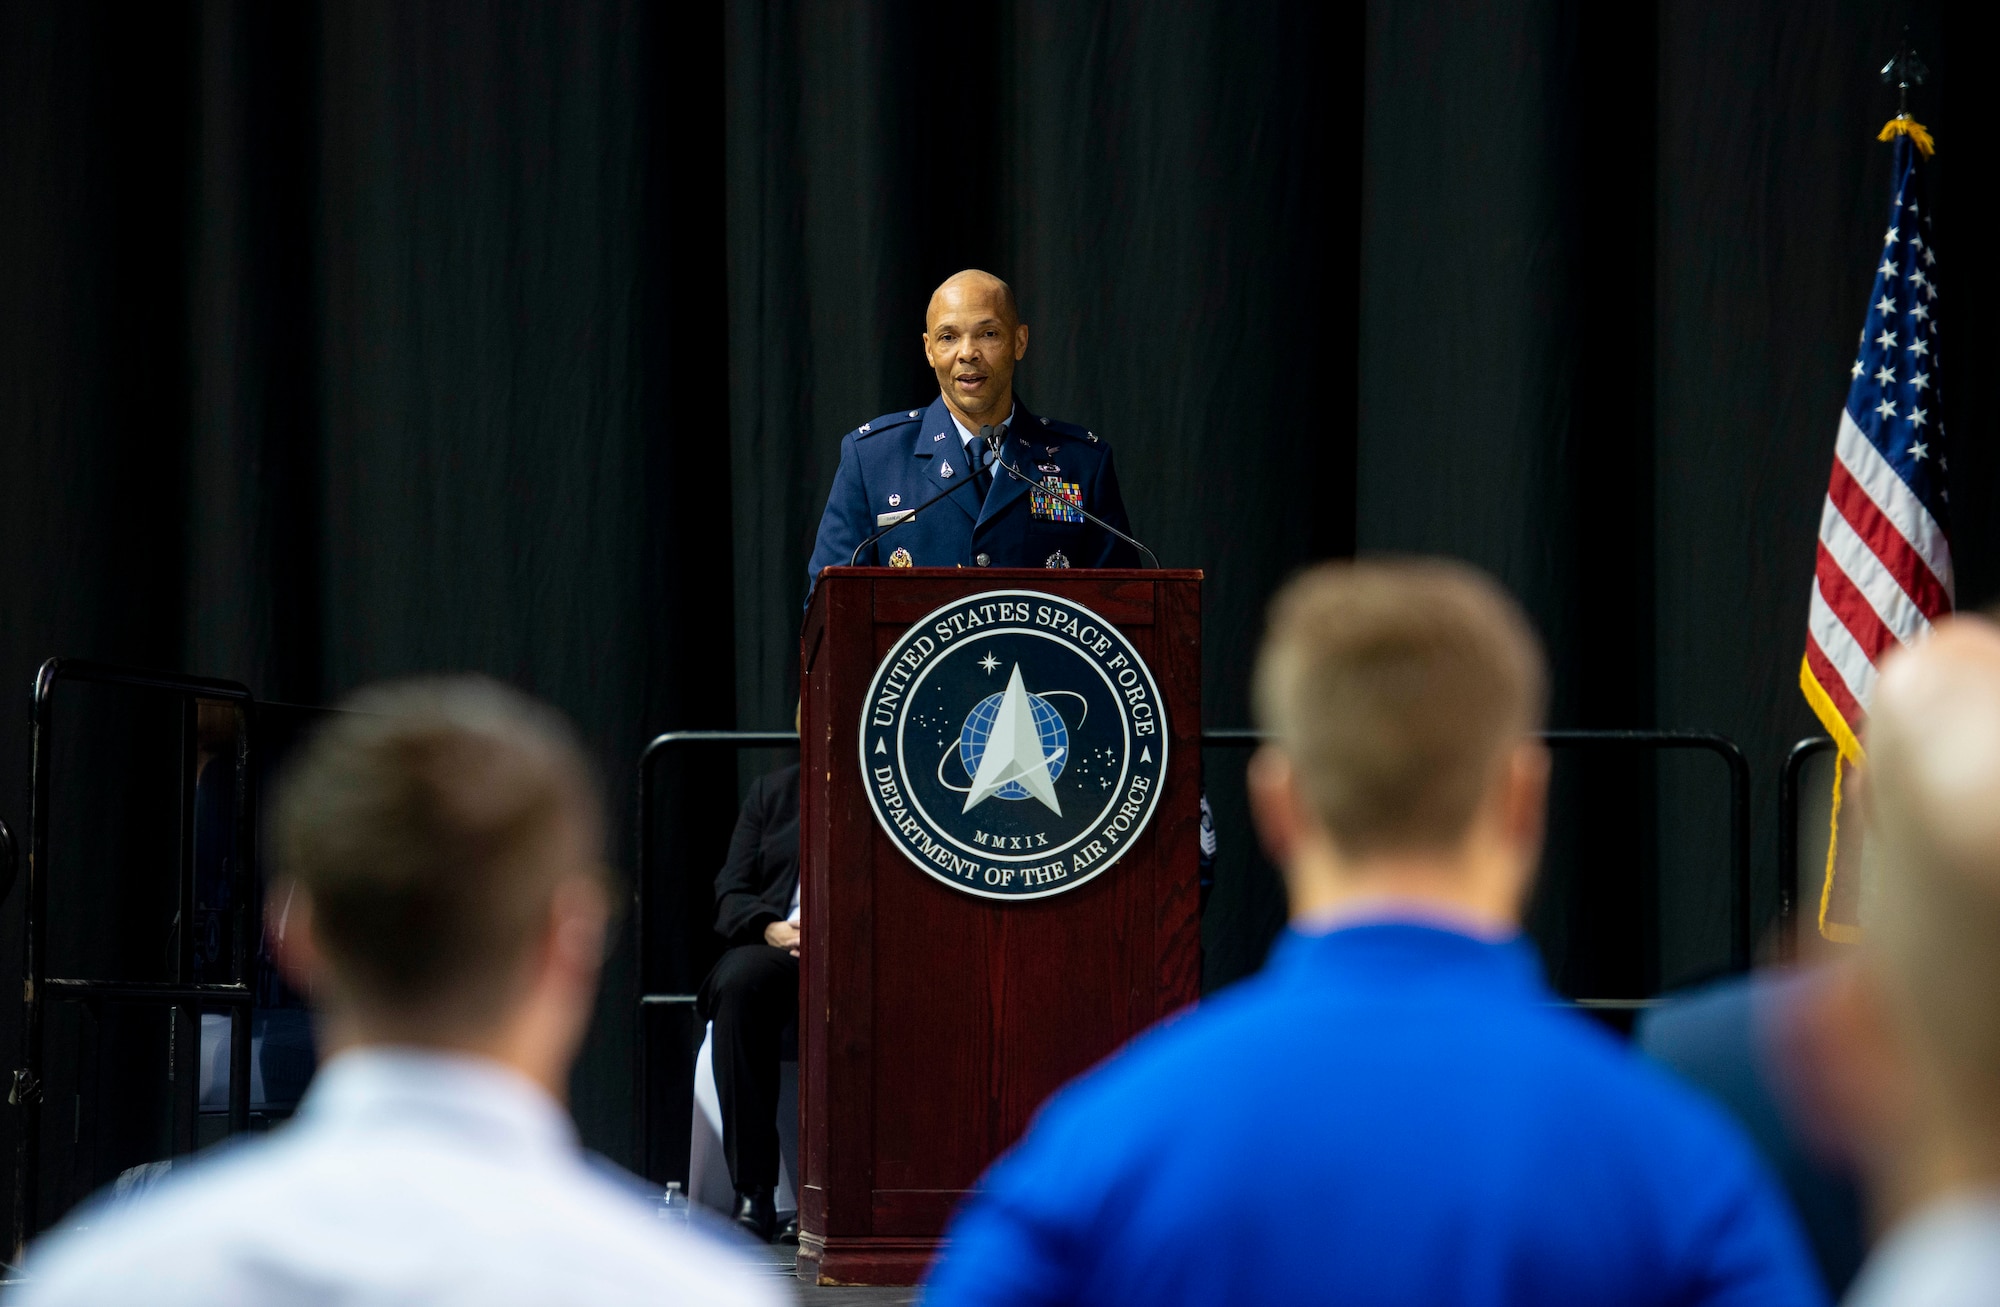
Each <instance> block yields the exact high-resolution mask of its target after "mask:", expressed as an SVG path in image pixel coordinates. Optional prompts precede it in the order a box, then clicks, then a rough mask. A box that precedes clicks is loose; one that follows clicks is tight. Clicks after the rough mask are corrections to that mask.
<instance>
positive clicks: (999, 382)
mask: <svg viewBox="0 0 2000 1307" xmlns="http://www.w3.org/2000/svg"><path fill="white" fill-rule="evenodd" d="M1027 353H1028V325H1027V324H1026V323H1024V322H1022V321H1021V314H1020V310H1019V308H1018V307H1017V306H1016V304H1015V301H1014V292H1013V291H1012V290H1011V289H1010V288H1009V287H1008V285H1007V283H1006V282H1004V281H1002V280H1000V279H999V278H998V277H996V276H994V275H993V274H992V273H989V272H981V271H979V270H978V269H976V268H974V269H967V270H966V271H964V272H960V273H957V274H955V275H954V276H952V277H951V278H949V279H948V280H946V281H945V283H944V284H943V285H941V286H939V287H938V288H937V290H936V291H935V292H934V293H933V294H932V295H931V302H930V307H929V308H928V310H927V311H926V312H925V315H924V361H925V362H926V363H928V364H929V365H930V368H931V371H932V372H934V373H936V374H937V380H938V397H937V398H936V399H934V400H932V401H931V403H930V405H929V406H928V407H926V408H910V409H901V410H899V411H897V412H894V413H887V414H884V415H883V416H881V417H879V418H876V419H875V420H874V421H872V422H864V423H862V424H861V426H860V427H859V428H857V429H856V430H853V431H850V432H848V433H847V434H846V435H845V436H843V437H842V438H841V442H840V466H839V468H838V470H836V471H835V472H834V474H833V490H832V492H831V493H830V494H829V495H828V496H827V500H826V511H825V513H824V514H822V516H821V517H820V522H819V536H818V539H817V540H816V541H815V542H814V544H813V552H812V559H811V561H810V562H809V563H808V564H807V565H806V591H807V593H808V595H810V593H811V591H812V587H813V586H814V585H815V584H816V583H817V582H818V580H819V574H820V572H821V570H822V569H824V568H828V567H835V566H839V567H845V566H846V565H847V562H848V559H849V557H850V556H851V555H853V554H854V551H855V547H856V546H858V545H860V544H861V543H862V541H864V540H866V539H867V538H868V537H869V536H872V535H874V534H875V533H876V532H877V531H879V530H882V529H883V528H884V527H889V526H890V525H891V524H892V523H893V524H895V525H894V527H893V529H891V530H890V531H889V532H888V534H887V535H884V536H883V537H882V538H881V539H880V540H878V541H876V542H875V543H874V544H871V545H869V546H868V547H867V548H865V549H863V550H862V551H861V555H860V557H858V558H856V559H855V560H854V561H855V562H856V563H857V564H859V565H861V566H863V567H1136V566H1138V563H1139V558H1138V554H1137V551H1136V550H1134V549H1133V548H1132V547H1131V546H1130V545H1128V544H1126V543H1125V542H1124V541H1122V540H1120V539H1118V537H1117V536H1115V535H1113V534H1111V533H1110V532H1108V531H1106V530H1104V529H1103V528H1102V527H1099V526H1097V525H1095V524H1094V523H1091V522H1089V521H1087V520H1086V519H1085V518H1084V516H1083V514H1082V513H1081V512H1080V511H1078V510H1079V509H1088V510H1090V512H1091V513H1093V514H1095V515H1096V516H1098V517H1100V518H1102V519H1103V520H1105V521H1106V522H1109V523H1111V525H1113V526H1115V527H1117V528H1118V529H1119V530H1120V531H1124V532H1126V533H1127V534H1130V530H1131V528H1130V526H1129V524H1128V522H1127V519H1126V516H1125V500H1124V497H1123V496H1122V495H1121V494H1120V493H1119V491H1118V474H1117V472H1116V471H1114V470H1113V468H1112V464H1111V446H1110V445H1109V444H1108V443H1106V441H1105V440H1104V438H1103V437H1102V436H1099V435H1098V434H1097V433H1096V432H1094V431H1090V430H1086V429H1085V428H1083V427H1080V426H1077V425H1076V424H1074V423H1071V422H1062V421H1058V420H1056V419H1054V418H1047V417H1041V416H1039V415H1037V414H1035V413H1031V412H1029V410H1028V406H1027V405H1026V404H1023V403H1022V402H1021V401H1020V398H1019V396H1018V395H1016V394H1015V392H1014V369H1015V365H1016V364H1018V363H1019V362H1020V361H1021V360H1022V359H1023V358H1024V357H1026V356H1027ZM982 427H992V428H993V429H994V430H996V431H997V432H999V433H1000V434H1001V446H1000V457H1001V458H1002V459H1004V460H1005V461H1006V463H1007V464H1008V465H1009V466H1011V467H1012V468H1014V469H1015V470H1016V471H1018V472H1020V473H1021V474H1022V476H1024V477H1026V478H1027V479H1028V481H1027V482H1024V481H1022V480H1020V479H1018V478H1016V477H1014V476H1013V475H1011V474H1010V473H1008V472H1007V471H1006V470H1005V469H1002V468H998V467H994V466H992V465H991V463H990V459H991V457H992V454H991V451H990V450H989V449H987V448H986V446H985V444H984V442H982V441H981V440H980V438H979V432H980V428H982ZM1028 482H1033V485H1032V486H1031V485H1029V484H1028ZM938 495H943V496H944V498H942V499H940V500H938V502H937V503H935V504H931V505H930V507H928V508H925V509H924V511H922V512H917V510H918V509H920V508H923V507H924V505H925V503H926V502H927V501H929V500H931V499H932V498H933V497H935V496H938ZM910 514H915V516H909V515H910Z"/></svg>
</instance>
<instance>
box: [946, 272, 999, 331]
mask: <svg viewBox="0 0 2000 1307" xmlns="http://www.w3.org/2000/svg"><path fill="white" fill-rule="evenodd" d="M965 309H975V310H983V311H985V312H987V313H990V314H991V315H992V316H993V317H995V318H997V319H998V320H999V321H1000V322H1001V323H1003V324H1004V325H1005V326H1006V327H1007V328H1008V329H1010V330H1011V329H1012V328H1013V327H1015V326H1017V325H1018V324H1019V323H1020V321H1021V309H1020V306H1019V305H1017V304H1016V303H1015V302H1014V288H1013V287H1012V286H1009V285H1008V284H1007V283H1006V282H1004V281H1002V280H1000V279H999V278H998V277H996V276H994V275H993V274H992V273H990V272H982V271H980V270H979V269H978V268H967V269H965V271H963V272H954V273H952V274H951V276H949V277H946V278H945V279H944V281H943V282H941V283H940V284H939V285H938V288H937V289H936V290H934V291H932V292H931V302H930V306H929V307H928V308H926V309H925V310H924V330H925V331H926V332H928V331H930V330H931V329H932V328H933V327H935V326H936V325H937V320H938V315H939V314H940V313H951V312H954V311H962V310H965Z"/></svg>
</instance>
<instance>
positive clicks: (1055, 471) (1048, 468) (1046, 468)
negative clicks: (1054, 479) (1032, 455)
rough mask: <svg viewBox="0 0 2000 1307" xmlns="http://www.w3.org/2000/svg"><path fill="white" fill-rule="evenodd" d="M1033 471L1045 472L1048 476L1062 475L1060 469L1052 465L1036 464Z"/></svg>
mask: <svg viewBox="0 0 2000 1307" xmlns="http://www.w3.org/2000/svg"><path fill="white" fill-rule="evenodd" d="M1035 470H1036V471H1037V472H1046V473H1048V474H1049V475H1050V476H1059V475H1061V473H1062V469H1061V468H1059V467H1057V466H1056V465H1055V464H1054V463H1037V464H1035Z"/></svg>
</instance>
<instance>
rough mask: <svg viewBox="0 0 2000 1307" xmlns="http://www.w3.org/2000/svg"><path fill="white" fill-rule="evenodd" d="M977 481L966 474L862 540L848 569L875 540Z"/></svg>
mask: <svg viewBox="0 0 2000 1307" xmlns="http://www.w3.org/2000/svg"><path fill="white" fill-rule="evenodd" d="M980 429H981V430H982V431H983V430H986V428H984V427H982V428H980ZM978 479H979V478H977V477H975V476H971V475H970V474H969V473H968V475H967V476H966V478H965V480H963V481H961V482H959V483H958V484H957V485H955V486H953V487H952V488H951V489H949V490H940V491H938V492H937V493H936V494H935V495H932V496H931V497H930V498H929V499H926V500H925V501H924V502H923V503H921V504H918V505H917V506H916V507H915V508H913V509H911V510H910V511H909V512H907V513H904V514H903V515H902V516H901V517H898V518H897V519H896V520H895V521H893V522H891V523H889V525H887V526H885V527H883V528H882V529H881V530H880V531H877V532H876V533H875V534H874V535H872V536H869V537H868V538H867V539H866V540H863V541H862V542H861V543H860V544H858V545H856V546H854V552H853V553H851V554H849V555H848V556H847V565H848V566H849V567H853V566H854V565H855V561H856V560H857V559H859V558H860V557H861V551H862V550H864V549H866V548H867V547H868V546H870V545H872V544H874V543H875V542H876V541H877V540H880V539H881V538H882V537H883V536H885V535H888V534H889V533H890V532H891V531H894V530H895V529H896V528H897V527H899V526H901V525H903V523H905V522H914V521H916V520H917V514H919V513H921V512H923V511H924V510H925V509H926V508H929V507H930V506H931V505H932V504H935V503H937V502H938V501H939V500H940V499H943V498H945V497H946V496H947V495H955V494H957V493H958V492H959V491H961V490H963V489H965V488H966V487H967V486H969V485H971V484H972V483H973V482H975V481H977V480H978Z"/></svg>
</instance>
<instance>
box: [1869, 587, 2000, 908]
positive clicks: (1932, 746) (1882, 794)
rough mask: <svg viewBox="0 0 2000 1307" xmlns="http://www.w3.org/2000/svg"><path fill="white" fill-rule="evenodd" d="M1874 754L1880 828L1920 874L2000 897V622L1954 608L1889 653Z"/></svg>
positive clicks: (1872, 778)
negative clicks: (1931, 630) (1913, 641)
mask: <svg viewBox="0 0 2000 1307" xmlns="http://www.w3.org/2000/svg"><path fill="white" fill-rule="evenodd" d="M1868 763H1869V768H1868V770H1869V782H1868V784H1869V786H1870V789H1871V790H1872V792H1873V794H1874V796H1875V797H1874V800H1873V803H1872V815H1873V819H1874V822H1875V823H1876V825H1877V826H1879V827H1880V831H1879V835H1878V838H1880V839H1883V840H1887V841H1890V842H1891V843H1892V844H1893V845H1894V846H1895V847H1896V848H1897V849H1898V851H1899V852H1901V853H1902V854H1903V856H1904V857H1905V858H1908V859H1914V860H1915V861H1914V862H1913V863H1912V864H1911V870H1912V874H1917V873H1918V872H1921V874H1923V875H1926V876H1945V875H1949V876H1951V877H1953V878H1954V879H1961V880H1965V881H1966V882H1967V884H1968V887H1970V886H1973V885H1984V886H1985V887H1986V890H1987V891H1988V892H1990V893H1991V894H1992V895H1993V897H1994V899H1995V901H1996V902H2000V627H1996V626H1994V625H1993V623H1991V622H1989V621H1986V620H1985V619H1983V618H1978V617H1959V618H1954V619H1952V620H1950V621H1947V622H1945V623H1943V624H1942V625H1941V626H1940V627H1939V628H1938V630H1937V632H1936V633H1935V634H1934V635H1933V636H1932V637H1931V638H1930V639H1929V640H1927V641H1925V642H1924V643H1923V644H1921V645H1918V646H1916V647H1915V648H1912V649H1907V650H1904V651H1903V652H1901V653H1899V654H1897V655H1896V656H1895V657H1893V658H1891V659H1890V660H1889V661H1888V663H1887V665H1886V666H1885V667H1884V668H1883V674H1882V679H1881V681H1880V682H1879V683H1878V684H1877V686H1876V689H1875V701H1874V703H1873V704H1872V705H1871V709H1870V717H1869V724H1868Z"/></svg>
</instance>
